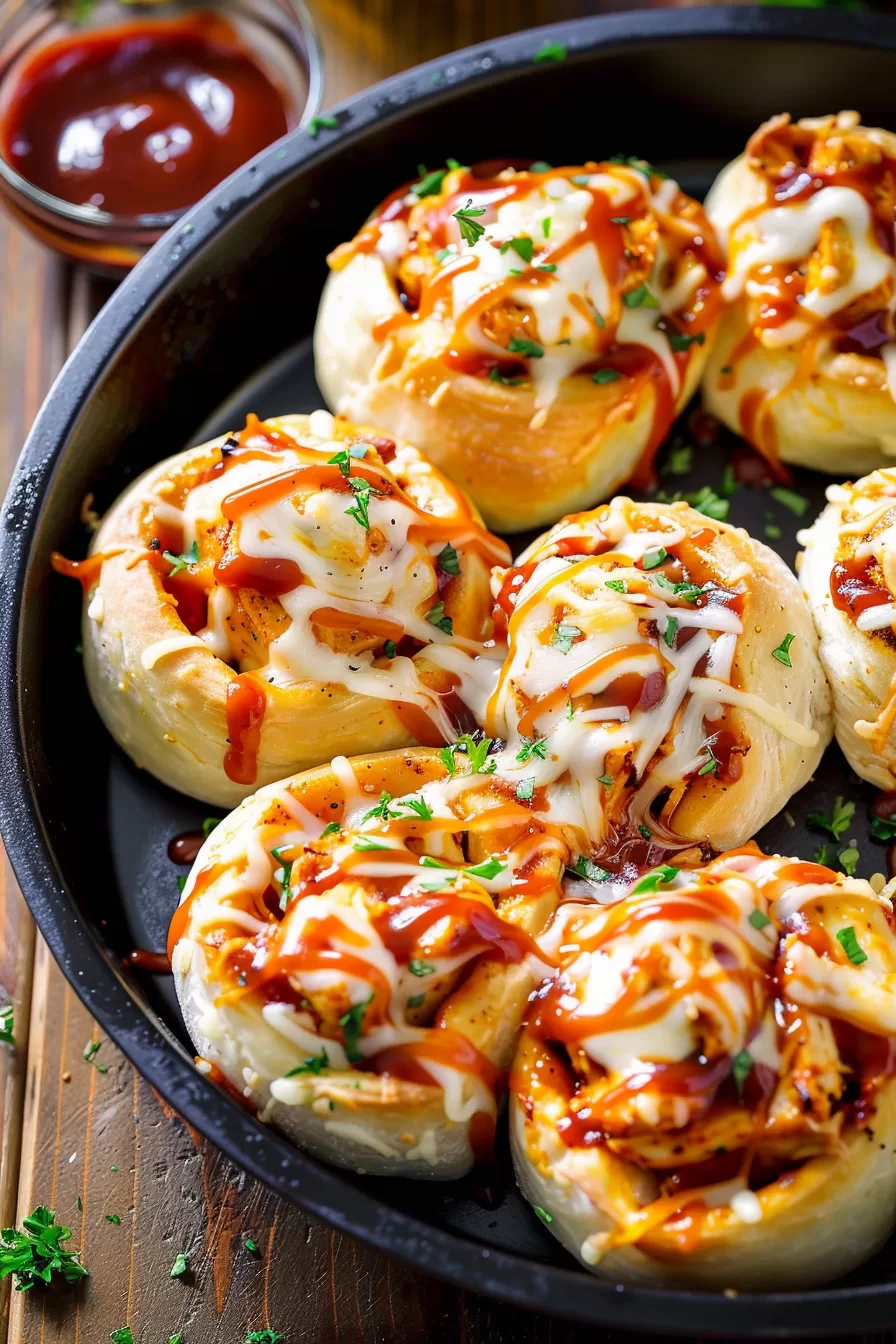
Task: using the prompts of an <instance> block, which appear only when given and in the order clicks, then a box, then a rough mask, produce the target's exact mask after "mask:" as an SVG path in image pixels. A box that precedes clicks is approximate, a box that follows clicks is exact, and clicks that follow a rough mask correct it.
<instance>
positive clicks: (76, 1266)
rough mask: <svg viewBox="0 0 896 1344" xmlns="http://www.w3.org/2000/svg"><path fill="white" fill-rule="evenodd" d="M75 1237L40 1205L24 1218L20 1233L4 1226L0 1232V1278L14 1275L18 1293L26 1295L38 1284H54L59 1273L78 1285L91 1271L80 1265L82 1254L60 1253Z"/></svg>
mask: <svg viewBox="0 0 896 1344" xmlns="http://www.w3.org/2000/svg"><path fill="white" fill-rule="evenodd" d="M71 1235H72V1230H71V1228H70V1227H61V1226H60V1225H59V1224H58V1223H57V1222H56V1214H55V1212H54V1211H53V1209H48V1208H47V1207H46V1205H43V1204H41V1205H39V1206H38V1207H37V1208H36V1209H34V1210H33V1211H32V1212H31V1213H29V1214H28V1216H27V1217H26V1218H23V1219H22V1230H21V1232H20V1231H19V1230H18V1228H15V1227H4V1228H3V1230H2V1232H0V1279H5V1278H6V1277H7V1275H9V1274H14V1275H15V1277H16V1291H17V1292H20V1293H24V1292H27V1291H28V1290H29V1289H30V1288H33V1287H34V1286H35V1284H38V1283H46V1284H49V1283H50V1282H51V1281H52V1278H53V1275H54V1274H59V1275H60V1276H61V1277H62V1278H63V1279H65V1282H66V1283H77V1281H78V1279H84V1278H86V1277H87V1273H88V1271H87V1270H86V1269H85V1268H84V1266H83V1265H82V1264H81V1263H80V1260H79V1258H78V1257H79V1255H80V1252H79V1251H63V1250H60V1243H61V1242H63V1241H68V1240H69V1238H70V1237H71Z"/></svg>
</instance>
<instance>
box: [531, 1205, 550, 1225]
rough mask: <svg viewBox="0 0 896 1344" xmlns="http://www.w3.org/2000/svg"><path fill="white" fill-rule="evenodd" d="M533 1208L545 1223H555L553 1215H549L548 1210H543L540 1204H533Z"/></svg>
mask: <svg viewBox="0 0 896 1344" xmlns="http://www.w3.org/2000/svg"><path fill="white" fill-rule="evenodd" d="M532 1207H533V1209H534V1211H535V1213H537V1215H538V1217H539V1218H540V1219H541V1221H542V1222H543V1223H552V1222H553V1221H554V1216H553V1214H550V1213H548V1211H547V1209H543V1208H542V1207H541V1205H540V1204H533V1206H532Z"/></svg>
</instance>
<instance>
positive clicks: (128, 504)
mask: <svg viewBox="0 0 896 1344" xmlns="http://www.w3.org/2000/svg"><path fill="white" fill-rule="evenodd" d="M507 557H508V552H507V548H506V547H505V546H504V544H503V543H502V542H499V541H498V540H497V538H495V537H493V536H492V535H491V534H490V533H488V532H486V530H485V529H484V527H483V526H482V524H481V522H480V519H479V515H478V514H477V513H476V511H475V509H473V507H472V506H471V505H470V503H469V501H468V500H467V499H466V498H465V497H464V496H463V495H462V493H461V492H460V491H459V490H457V489H456V487H454V486H452V485H450V484H449V482H448V481H447V480H446V479H445V478H444V477H443V476H442V474H441V473H440V472H438V471H436V470H435V469H434V468H433V467H432V466H431V465H430V464H429V463H428V462H427V461H426V460H425V459H424V458H423V457H422V456H421V454H420V453H418V452H417V450H416V449H415V448H413V447H411V446H410V445H409V444H406V443H400V442H399V443H396V442H395V440H393V439H390V438H386V437H383V436H381V435H378V434H377V433H376V431H372V430H367V429H363V428H360V427H357V426H354V425H350V424H346V423H344V422H341V421H336V420H334V419H333V417H332V416H331V415H330V414H329V413H328V412H326V411H318V412H315V413H314V414H313V415H311V416H286V417H284V418H282V419H277V420H269V421H265V422H260V421H258V420H257V419H256V418H255V417H254V416H250V418H249V421H248V423H247V425H246V427H245V429H244V430H243V431H242V432H241V433H240V434H236V435H230V436H229V437H228V438H226V439H223V440H216V441H215V442H213V443H209V444H206V445H204V446H203V447H201V448H195V449H191V450H190V451H188V452H185V453H181V454H179V455H178V456H177V457H173V458H170V459H169V460H168V461H166V462H162V463H161V464H160V465H159V466H157V467H154V468H153V469H152V470H151V471H149V472H147V473H146V475H144V476H142V477H141V478H140V479H139V480H138V481H137V482H136V483H135V484H134V485H132V486H131V487H130V489H128V490H127V491H126V492H125V494H124V495H123V496H122V497H121V498H120V499H119V500H118V502H117V503H116V504H115V505H114V506H113V507H112V509H111V510H110V512H109V514H108V515H107V516H106V518H105V520H104V522H103V524H102V526H101V527H100V529H99V531H98V533H97V534H96V537H95V539H94V544H93V547H92V552H91V556H90V557H89V558H88V560H87V561H85V562H80V563H77V562H76V563H74V564H72V563H71V562H67V561H64V560H62V559H61V557H56V560H55V563H56V565H57V568H60V569H61V570H62V571H63V572H66V573H74V574H75V575H76V576H77V577H80V578H81V580H82V583H83V586H84V590H85V609H84V621H83V648H84V665H85V672H86V675H87V682H88V686H89V688H90V693H91V696H92V698H93V701H94V704H95V705H96V707H97V709H98V711H99V713H100V715H101V717H102V718H103V720H104V722H105V723H106V726H107V727H108V729H109V731H110V732H111V733H112V736H113V737H114V738H115V739H116V740H117V741H118V743H119V744H120V745H121V746H123V747H124V749H125V750H126V751H127V752H128V753H129V754H130V755H131V756H132V757H133V759H134V760H135V761H136V762H137V764H138V765H141V766H145V767H146V768H147V769H148V770H150V771H151V772H152V773H153V774H154V775H156V776H157V777H158V778H159V779H161V780H162V781H163V782H164V783H166V784H169V785H171V786H173V787H174V788H177V789H181V790H183V791H184V792H185V793H189V794H193V795H195V796H196V797H198V798H202V799H205V800H208V801H210V802H213V803H217V804H222V805H224V806H232V805H234V804H235V803H237V802H238V801H239V800H240V799H241V798H244V797H245V796H246V795H247V794H249V793H251V792H252V790H253V789H254V788H255V787H257V786H258V785H259V784H264V783H267V782H270V781H271V780H275V779H279V778H282V777H283V776H284V775H287V774H290V773H291V772H293V771H295V770H297V769H303V768H306V767H308V766H312V765H317V764H320V763H321V762H322V761H325V760H329V759H330V758H331V757H332V756H333V755H338V754H339V753H340V752H352V753H355V752H363V751H370V750H380V749H387V748H393V747H398V746H402V745H406V744H412V743H416V742H428V743H430V744H438V743H439V742H446V741H450V740H452V739H453V738H454V737H455V736H456V733H457V725H456V723H455V718H456V717H457V715H461V714H462V712H463V707H462V706H461V703H460V701H459V700H458V699H457V697H456V696H455V695H454V694H453V689H452V688H453V686H454V684H455V682H456V677H455V676H454V675H453V674H452V675H449V674H448V673H447V672H446V671H445V670H444V669H442V668H441V667H440V666H439V658H440V655H441V651H442V650H444V649H447V648H449V647H450V650H451V656H452V658H453V665H457V664H458V662H459V663H460V665H464V663H465V661H471V660H472V659H473V658H474V657H475V656H478V655H482V656H485V657H487V656H488V655H489V654H490V653H491V654H492V655H494V656H498V657H500V653H497V654H496V651H495V649H494V648H493V647H486V645H487V643H488V641H489V640H490V636H491V619H490V609H491V598H490V592H489V569H490V566H491V565H492V564H494V563H495V562H496V561H499V560H502V559H503V560H505V561H506V559H507ZM421 650H422V651H423V655H424V656H423V657H419V656H418V657H417V658H414V656H413V655H414V654H415V653H416V654H419V653H420V651H421ZM424 658H425V661H424Z"/></svg>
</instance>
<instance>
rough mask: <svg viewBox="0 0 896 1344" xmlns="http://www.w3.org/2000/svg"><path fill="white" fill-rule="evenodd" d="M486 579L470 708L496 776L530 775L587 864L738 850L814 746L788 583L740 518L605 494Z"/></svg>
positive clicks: (799, 778) (803, 622)
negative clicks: (485, 631)
mask: <svg viewBox="0 0 896 1344" xmlns="http://www.w3.org/2000/svg"><path fill="white" fill-rule="evenodd" d="M492 585H493V588H494V590H495V592H496V618H497V623H498V627H499V628H498V633H499V635H500V634H501V633H502V632H501V628H500V625H501V622H502V621H503V622H506V627H507V628H506V639H507V642H508V646H509V652H508V656H507V659H506V661H505V662H504V664H503V665H502V666H501V667H500V669H499V670H498V671H497V679H496V681H495V683H494V686H493V689H492V690H491V694H490V696H489V698H488V700H487V702H486V703H485V704H484V705H481V706H480V707H479V708H478V709H477V714H478V715H479V717H480V719H481V721H482V722H484V723H485V726H486V731H487V732H488V733H489V734H490V735H491V736H492V737H495V738H501V739H503V740H504V741H505V742H506V744H507V746H506V748H505V751H504V753H503V760H504V761H505V764H504V765H503V767H501V768H504V769H505V771H506V772H507V774H508V777H509V778H512V777H514V775H515V776H516V777H518V778H523V777H527V776H532V777H534V787H535V788H536V789H544V790H546V791H547V794H546V796H547V797H548V799H549V802H550V808H551V815H552V816H554V817H555V819H561V818H562V819H563V820H564V821H565V822H566V823H567V824H568V825H569V826H570V827H572V828H573V831H572V832H571V833H570V836H571V843H572V844H573V846H574V847H575V848H579V847H581V848H582V849H583V851H584V852H586V853H590V856H591V859H592V861H593V863H594V864H596V865H598V866H600V867H601V868H604V869H609V870H610V871H611V872H613V873H618V874H621V875H622V877H623V878H624V877H625V874H626V873H630V872H632V871H637V869H638V868H641V867H643V866H644V864H645V863H646V864H650V863H651V862H655V861H656V856H657V854H658V853H659V852H660V851H661V850H663V849H680V848H682V847H686V846H687V845H688V844H691V845H700V846H704V847H708V846H711V847H712V849H713V850H719V849H726V848H730V847H732V846H734V845H737V844H743V843H744V842H745V841H746V840H748V839H749V838H750V837H751V836H752V835H753V834H755V832H756V831H757V830H758V829H759V828H760V827H761V826H762V825H764V823H765V822H766V821H768V820H769V819H770V818H771V817H772V816H774V814H775V813H776V812H777V811H779V809H780V808H782V807H783V806H785V804H786V803H787V801H788V799H789V798H790V797H791V796H792V794H794V793H795V792H796V791H797V790H798V789H800V788H801V787H802V786H803V785H804V784H805V783H806V781H807V780H808V779H809V776H810V775H811V773H812V771H813V770H814V768H815V766H816V765H817V764H818V761H819V760H820V758H821V754H822V752H823V750H824V748H825V746H826V745H827V743H828V742H829V741H830V737H831V714H830V701H829V696H828V690H827V686H826V684H825V680H824V675H823V673H822V669H821V665H820V663H819V661H818V652H817V640H816V636H815V631H814V629H813V627H812V620H811V617H810V615H809V610H808V608H807V606H806V603H805V601H804V600H803V598H802V595H801V593H800V590H799V585H798V583H797V580H796V578H795V577H794V575H793V574H792V573H791V572H790V570H789V569H788V568H787V567H786V566H785V565H784V563H783V562H782V561H781V560H780V558H779V557H778V556H777V555H775V554H774V552H772V551H771V550H769V548H768V547H767V546H765V545H763V544H762V543H761V542H758V541H755V540H754V539H753V538H752V537H750V536H748V534H747V533H746V532H744V531H743V530H742V529H740V528H735V527H731V526H729V525H728V524H726V523H721V522H717V521H715V520H714V519H711V518H707V517H705V516H704V515H703V514H702V513H698V512H697V511H696V510H695V509H693V508H690V507H689V506H688V505H687V504H685V503H683V502H678V503H672V504H657V503H646V504H644V503H635V502H633V501H632V500H630V499H626V498H622V497H620V498H617V499H614V500H612V501H611V502H610V503H609V504H605V505H602V506H601V507H600V508H598V509H595V510H594V511H593V512H591V513H583V514H575V515H573V516H571V517H570V518H567V519H564V520H563V521H562V522H560V523H558V524H557V526H556V527H554V528H553V529H552V530H551V531H550V532H548V533H547V534H546V535H545V536H544V537H542V538H540V539H539V540H538V541H536V542H534V543H533V545H532V546H531V547H530V548H529V549H528V550H527V551H524V552H523V554H522V555H521V556H520V557H519V560H518V561H517V563H516V564H515V565H514V566H512V567H511V568H510V569H507V570H503V571H502V570H496V571H495V573H494V575H493V579H492ZM470 695H471V698H473V697H472V692H471V693H470ZM583 837H585V838H584V839H583Z"/></svg>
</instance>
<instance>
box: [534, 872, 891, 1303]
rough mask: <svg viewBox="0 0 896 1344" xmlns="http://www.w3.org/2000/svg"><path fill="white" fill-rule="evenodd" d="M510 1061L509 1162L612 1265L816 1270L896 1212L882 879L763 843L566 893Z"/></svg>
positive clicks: (638, 1275) (867, 1247)
mask: <svg viewBox="0 0 896 1344" xmlns="http://www.w3.org/2000/svg"><path fill="white" fill-rule="evenodd" d="M541 942H542V945H543V947H544V950H545V955H546V956H549V957H550V956H557V957H558V958H559V961H560V970H559V974H557V975H556V976H555V977H554V978H551V979H548V980H547V981H546V982H545V983H544V985H543V986H542V988H541V989H540V990H539V991H538V992H537V993H536V994H534V995H533V1000H532V1002H531V1003H530V1005H529V1009H528V1012H527V1020H526V1025H525V1029H524V1033H523V1036H522V1038H521V1044H520V1048H519V1051H518V1054H517V1058H516V1061H515V1064H514V1069H513V1075H512V1078H511V1092H512V1101H511V1127H512V1138H513V1148H514V1160H515V1164H516V1169H517V1176H518V1179H519V1182H520V1184H521V1186H522V1188H523V1191H524V1192H525V1194H526V1195H527V1197H528V1198H529V1199H530V1200H531V1202H532V1203H533V1204H534V1205H536V1207H537V1209H538V1211H539V1213H540V1214H541V1216H542V1218H543V1219H544V1221H545V1222H546V1224H547V1226H548V1227H549V1229H550V1230H551V1231H552V1232H553V1233H554V1235H555V1236H557V1237H558V1238H559V1239H560V1240H561V1241H562V1242H563V1244H564V1245H565V1246H566V1247H567V1248H568V1249H569V1250H570V1251H571V1252H572V1253H573V1254H574V1255H576V1256H577V1257H578V1258H579V1259H580V1260H581V1261H582V1262H583V1263H584V1264H585V1265H586V1266H588V1267H589V1268H594V1269H596V1270H597V1272H599V1273H606V1274H608V1275H611V1276H613V1277H614V1278H623V1279H636V1280H637V1279H641V1280H644V1279H647V1280H654V1281H666V1282H668V1281H672V1282H680V1283H682V1284H693V1285H701V1286H707V1287H715V1288H733V1289H765V1290H770V1289H783V1288H805V1287H811V1286H812V1285H815V1284H819V1283H824V1282H826V1281H827V1280H829V1279H832V1278H836V1277H839V1276H840V1275H842V1274H846V1273H848V1271H849V1270H850V1269H852V1268H853V1267H854V1266H855V1265H857V1264H860V1263H861V1262H862V1261H863V1260H865V1259H866V1258H867V1257H868V1256H869V1255H871V1254H872V1253H873V1252H874V1251H875V1250H876V1249H877V1248H878V1247H879V1246H880V1245H881V1244H882V1243H883V1242H884V1241H885V1240H886V1238H887V1237H888V1236H889V1234H890V1232H891V1230H892V1228H893V1225H894V1222H896V1160H894V1159H896V1078H894V1070H896V1053H894V1048H893V1047H894V1036H896V936H894V932H893V915H892V907H891V902H890V900H889V899H888V897H887V895H886V893H882V894H879V895H878V894H875V892H874V890H873V889H872V887H871V886H870V884H869V883H868V882H865V881H861V880H859V879H856V878H849V877H845V876H844V875H843V874H835V873H833V872H831V871H830V870H829V869H827V868H824V867H821V866H819V865H818V864H815V863H804V862H801V861H800V860H797V859H789V858H767V857H765V856H764V855H762V854H760V853H759V851H758V850H756V849H755V847H753V846H750V847H749V848H748V849H746V850H741V851H739V852H734V853H732V854H726V855H723V856H722V857H721V858H719V859H718V860H716V861H715V862H713V863H711V864H709V865H708V866H707V867H706V868H703V869H699V870H697V871H695V872H684V871H682V872H679V871H678V870H677V869H675V868H674V867H664V868H660V869H658V870H657V871H655V872H653V873H649V874H647V876H645V877H644V878H642V880H641V881H640V882H638V883H637V884H636V885H635V886H634V887H633V889H632V891H631V893H630V894H629V895H628V896H627V897H625V898H624V899H623V900H621V901H619V902H618V903H617V904H614V905H609V906H600V905H597V904H596V903H594V902H593V901H592V902H589V903H587V904H579V903H576V902H569V903H566V904H563V905H562V906H561V907H560V909H559V911H558V914H557V915H556V917H555V919H554V922H553V924H552V926H551V928H550V930H549V931H548V933H547V935H546V936H545V937H544V938H543V939H542V940H541Z"/></svg>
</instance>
